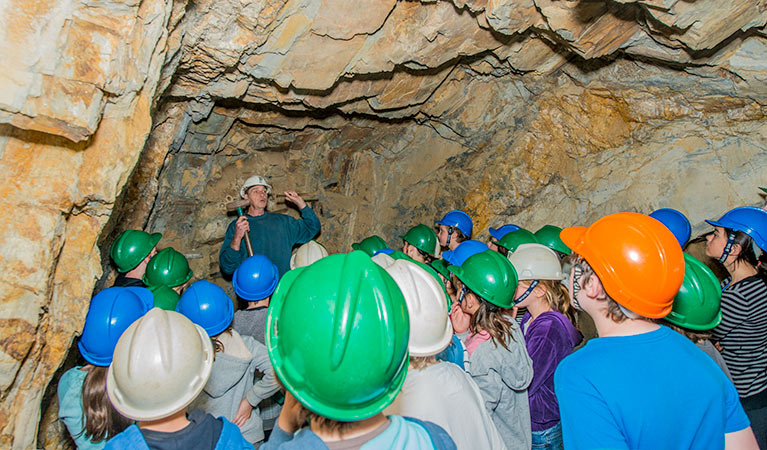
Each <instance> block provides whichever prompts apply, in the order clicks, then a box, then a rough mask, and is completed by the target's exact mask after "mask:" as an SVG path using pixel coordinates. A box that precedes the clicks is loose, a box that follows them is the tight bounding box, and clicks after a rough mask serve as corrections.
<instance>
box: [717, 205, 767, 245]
mask: <svg viewBox="0 0 767 450" xmlns="http://www.w3.org/2000/svg"><path fill="white" fill-rule="evenodd" d="M706 222H708V223H709V224H710V225H713V226H715V227H722V228H730V229H732V230H735V231H742V232H744V233H746V234H747V235H749V236H751V238H752V239H753V240H754V243H755V244H756V245H757V246H758V247H759V248H760V249H762V250H763V251H767V211H765V210H763V209H759V208H755V207H753V206H741V207H738V208H735V209H731V210H729V211H727V212H726V213H725V214H724V215H723V216H722V218H721V219H719V220H716V221H715V220H707V221H706Z"/></svg>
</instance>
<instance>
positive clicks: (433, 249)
mask: <svg viewBox="0 0 767 450" xmlns="http://www.w3.org/2000/svg"><path fill="white" fill-rule="evenodd" d="M400 237H401V238H402V239H403V240H404V241H405V242H407V243H408V244H410V245H412V246H413V247H415V248H417V249H418V250H420V251H422V252H424V253H426V254H427V255H435V254H436V253H437V251H438V250H439V248H438V247H437V233H435V232H434V230H432V229H431V228H429V227H427V226H426V225H423V224H420V225H416V226H414V227H413V228H411V229H410V230H408V232H407V233H405V235H404V236H400Z"/></svg>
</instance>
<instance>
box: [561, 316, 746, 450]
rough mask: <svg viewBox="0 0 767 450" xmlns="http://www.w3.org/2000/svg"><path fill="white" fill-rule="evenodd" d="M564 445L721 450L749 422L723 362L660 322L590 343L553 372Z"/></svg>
mask: <svg viewBox="0 0 767 450" xmlns="http://www.w3.org/2000/svg"><path fill="white" fill-rule="evenodd" d="M554 388H555V391H556V395H557V398H558V399H559V410H560V414H561V417H562V433H563V437H564V444H565V448H566V449H568V450H578V449H631V450H642V449H644V450H655V449H660V448H662V449H691V448H694V449H699V450H705V449H711V450H714V449H716V450H721V449H723V448H724V435H725V434H726V433H732V432H735V431H740V430H743V429H744V428H746V427H748V426H749V424H750V423H749V420H748V417H747V416H746V414H745V412H744V411H743V408H742V407H741V405H740V400H739V399H738V392H737V391H736V390H735V386H733V384H732V382H730V380H729V379H727V376H725V374H724V373H723V372H722V370H721V369H720V368H719V366H717V365H716V363H715V362H714V361H713V360H712V359H711V358H710V357H709V356H708V355H706V354H705V353H704V352H703V351H701V350H700V349H699V348H698V347H697V346H696V345H695V344H693V343H692V342H691V341H690V340H689V339H687V338H685V337H684V336H682V335H680V334H679V333H676V332H675V331H672V330H671V329H669V328H667V327H664V326H661V327H660V328H659V329H658V330H655V331H651V332H649V333H644V334H639V335H634V336H618V337H604V338H596V339H592V340H590V341H589V342H588V343H587V344H586V345H585V346H584V347H583V348H582V349H580V350H578V351H576V352H575V353H573V354H572V355H570V356H568V357H566V358H565V359H564V360H562V362H561V363H560V365H559V367H558V368H557V370H556V373H555V375H554Z"/></svg>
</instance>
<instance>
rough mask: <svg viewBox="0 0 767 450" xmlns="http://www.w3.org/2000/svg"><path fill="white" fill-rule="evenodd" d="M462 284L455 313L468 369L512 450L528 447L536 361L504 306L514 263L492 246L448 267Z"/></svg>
mask: <svg viewBox="0 0 767 450" xmlns="http://www.w3.org/2000/svg"><path fill="white" fill-rule="evenodd" d="M448 270H450V272H451V273H453V274H454V275H455V276H456V278H457V279H458V280H459V281H460V283H461V288H460V292H461V293H460V295H459V299H460V300H459V303H460V309H461V312H462V313H463V314H461V315H460V316H458V317H453V318H452V319H453V327H454V328H455V332H456V333H459V334H461V333H465V332H466V331H469V334H468V336H467V337H466V338H465V339H464V346H465V348H466V352H467V354H468V356H469V359H468V361H467V371H468V372H469V373H470V374H471V376H472V378H473V379H474V381H475V382H476V383H477V385H478V386H479V389H480V391H481V393H482V398H483V399H484V401H485V407H486V408H487V411H488V413H489V414H490V417H491V418H492V419H493V422H494V423H495V426H496V428H497V429H498V432H499V433H500V434H501V437H502V438H503V441H504V442H505V444H506V447H507V448H509V449H529V448H530V446H531V443H532V438H531V435H530V407H529V405H528V399H527V389H528V386H529V385H530V382H531V381H532V378H533V365H532V361H531V360H530V356H529V355H528V354H527V349H525V341H524V337H523V336H522V332H521V331H520V329H519V326H518V325H517V324H516V323H515V322H514V321H513V320H509V317H508V316H507V315H506V310H507V309H508V308H511V307H512V306H513V302H512V300H513V297H514V292H515V290H516V289H517V274H516V272H515V271H514V267H513V266H512V265H511V263H510V262H509V261H508V260H507V259H506V258H504V257H503V256H502V255H500V254H499V253H498V252H494V251H492V250H489V249H488V250H485V251H483V252H481V253H477V254H475V255H473V256H470V257H469V258H468V259H467V260H466V261H465V262H464V263H463V264H462V265H461V266H450V267H448Z"/></svg>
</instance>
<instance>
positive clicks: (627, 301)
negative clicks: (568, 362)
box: [561, 212, 684, 318]
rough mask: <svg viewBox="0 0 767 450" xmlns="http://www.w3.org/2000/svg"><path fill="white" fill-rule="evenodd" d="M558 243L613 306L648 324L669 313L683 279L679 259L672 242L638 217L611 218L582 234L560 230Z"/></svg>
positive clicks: (582, 229)
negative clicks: (590, 275) (582, 264)
mask: <svg viewBox="0 0 767 450" xmlns="http://www.w3.org/2000/svg"><path fill="white" fill-rule="evenodd" d="M561 237H562V241H564V243H565V244H566V245H567V246H568V247H569V248H571V249H572V250H573V252H574V253H576V254H577V255H580V256H581V257H583V259H585V260H586V262H587V263H588V264H589V265H590V266H591V268H592V269H593V270H594V273H596V275H597V276H598V277H599V280H600V282H601V283H602V286H603V287H604V290H605V292H606V293H607V295H608V296H610V297H611V298H612V299H613V300H615V301H616V302H617V303H618V304H619V305H621V306H623V307H624V308H626V309H628V310H629V311H631V312H633V313H635V314H638V315H640V316H643V317H649V318H661V317H664V316H666V315H667V314H668V313H669V312H670V311H671V305H672V302H673V298H674V295H676V293H677V292H678V291H679V287H680V286H681V284H682V280H683V278H684V257H683V256H682V248H681V247H680V246H679V243H678V242H677V240H676V237H674V235H673V234H672V233H671V231H669V229H668V228H666V227H665V226H664V225H663V224H662V223H660V222H658V221H657V220H655V219H653V218H652V217H650V216H646V215H644V214H638V213H630V212H626V213H616V214H610V215H608V216H605V217H602V218H601V219H599V220H597V221H596V222H594V223H593V224H592V225H591V226H590V227H588V228H586V227H570V228H566V229H565V230H563V231H562V234H561Z"/></svg>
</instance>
